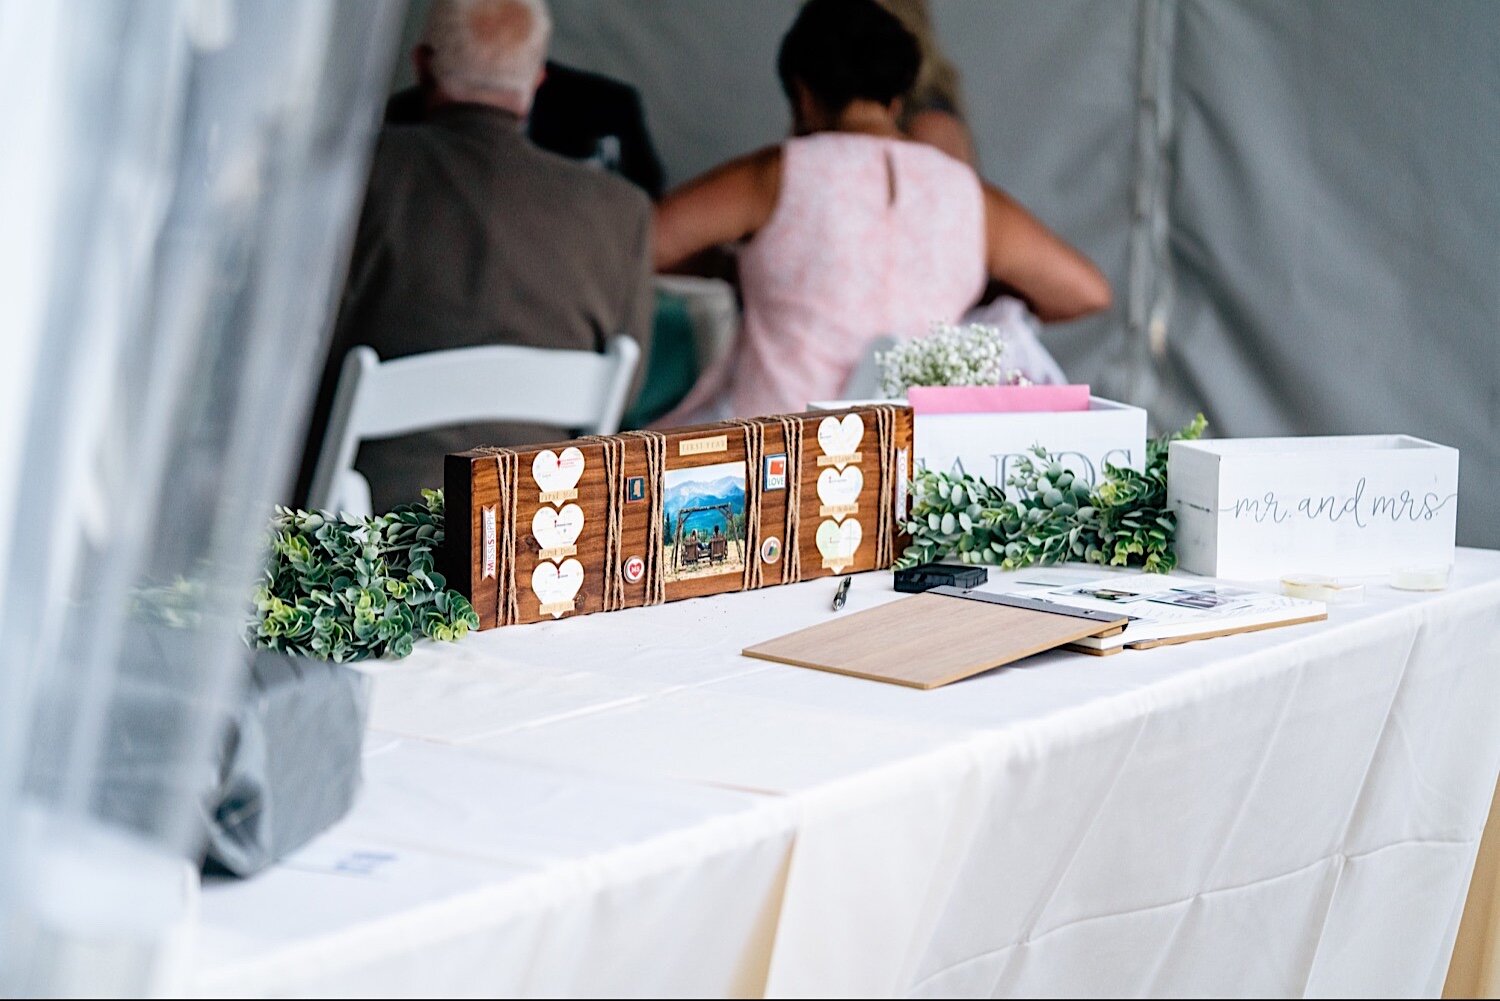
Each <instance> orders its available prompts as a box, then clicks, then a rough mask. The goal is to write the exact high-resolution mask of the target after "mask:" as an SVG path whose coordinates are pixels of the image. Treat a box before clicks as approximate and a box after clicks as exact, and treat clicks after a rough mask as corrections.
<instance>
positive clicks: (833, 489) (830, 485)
mask: <svg viewBox="0 0 1500 1001" xmlns="http://www.w3.org/2000/svg"><path fill="white" fill-rule="evenodd" d="M864 488H865V474H864V473H861V472H860V471H859V467H858V466H849V467H847V468H846V469H844V470H843V471H842V472H834V471H833V470H832V469H825V470H823V471H822V472H821V473H819V474H818V500H820V501H822V502H823V505H822V507H821V508H820V509H819V510H818V516H819V517H822V518H828V517H833V518H840V519H841V518H843V517H844V516H845V515H850V514H854V513H855V512H856V511H858V510H859V495H860V492H861V491H862V490H864Z"/></svg>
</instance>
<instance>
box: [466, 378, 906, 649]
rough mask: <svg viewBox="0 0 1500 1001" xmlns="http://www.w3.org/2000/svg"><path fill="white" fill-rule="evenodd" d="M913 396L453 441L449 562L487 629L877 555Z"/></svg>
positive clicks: (890, 539) (838, 566) (894, 531)
mask: <svg viewBox="0 0 1500 1001" xmlns="http://www.w3.org/2000/svg"><path fill="white" fill-rule="evenodd" d="M910 477H911V411H910V410H908V409H907V408H905V407H899V406H884V405H882V406H864V407H853V408H850V409H849V410H844V411H833V412H829V411H819V412H816V413H807V414H793V415H788V416H781V417H762V418H756V419H753V420H740V421H726V422H724V423H720V424H706V425H699V426H696V427H688V428H680V429H676V430H673V431H667V432H651V431H632V432H627V433H625V434H619V435H610V436H607V437H589V438H580V439H577V440H575V441H569V442H560V443H556V444H549V445H536V446H529V447H526V448H515V449H505V448H476V449H472V450H470V451H468V452H461V453H458V454H455V455H449V456H448V457H447V459H446V463H445V467H444V477H443V485H444V492H445V495H446V504H447V533H446V540H445V544H444V558H445V566H444V571H445V575H446V576H447V578H448V583H449V586H451V587H454V588H457V589H458V590H459V591H461V592H462V593H463V594H464V596H465V597H467V598H468V599H469V601H470V602H471V603H472V604H473V606H474V610H475V612H477V613H478V615H479V624H480V628H481V629H489V628H491V627H494V626H500V625H509V624H512V623H520V622H538V621H542V620H545V619H554V618H561V617H562V616H565V615H579V614H583V613H586V612H600V611H613V610H614V609H618V608H632V607H637V606H641V605H653V604H659V603H661V602H663V601H675V600H677V599H679V598H691V597H697V596H700V595H707V594H718V593H720V592H724V591H738V590H750V589H752V588H758V587H765V586H769V585H772V584H786V583H792V582H794V581H798V580H804V579H808V578H812V577H825V576H829V575H831V574H836V573H853V572H858V571H862V570H874V569H884V568H886V567H889V566H890V565H891V563H893V562H894V561H895V559H896V556H897V555H898V554H899V553H900V552H901V549H902V548H903V547H904V545H905V541H906V540H905V538H904V536H902V535H901V534H900V526H901V522H902V521H903V519H904V518H905V514H906V510H905V509H906V484H907V481H908V480H909V479H910Z"/></svg>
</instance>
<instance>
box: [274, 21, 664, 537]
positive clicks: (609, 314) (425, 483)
mask: <svg viewBox="0 0 1500 1001" xmlns="http://www.w3.org/2000/svg"><path fill="white" fill-rule="evenodd" d="M550 33H551V19H550V16H549V14H548V12H547V8H546V6H545V4H544V3H543V2H542V0H437V2H435V3H434V4H433V5H432V9H431V12H430V13H429V15H428V19H427V26H426V29H425V32H424V37H423V41H422V44H421V45H419V46H418V47H417V49H416V51H415V53H414V56H415V58H416V59H417V60H418V61H419V62H422V63H424V65H419V66H418V77H419V79H421V80H423V81H425V82H426V86H428V87H429V88H430V89H431V92H430V93H429V94H428V101H427V106H428V107H429V108H430V109H431V110H430V113H429V114H428V116H427V118H426V120H424V121H423V122H422V123H420V124H416V125H403V126H399V127H387V128H385V129H383V130H382V131H381V134H380V141H379V144H378V146H377V147H376V150H375V156H374V161H373V163H372V164H371V168H370V182H369V188H368V190H367V192H366V195H365V205H364V210H363V213H362V214H361V217H360V221H359V229H358V232H357V234H356V236H355V243H354V254H353V259H352V261H351V264H350V268H349V278H348V282H347V284H346V286H345V289H344V296H343V301H342V303H341V306H340V310H339V317H338V321H337V324H336V326H335V330H334V340H333V346H332V349H331V351H330V353H329V357H328V363H327V368H326V370H325V372H324V380H323V387H322V391H321V392H320V397H319V407H318V411H317V413H316V414H315V415H314V422H313V434H312V436H311V438H310V440H309V443H308V449H307V453H306V454H305V457H304V465H303V473H304V478H303V480H302V484H301V486H300V488H299V499H301V498H302V497H303V496H305V491H306V489H307V482H308V480H309V479H310V478H311V466H312V465H313V463H314V462H315V461H316V456H317V450H318V446H319V443H320V442H321V439H322V434H323V429H324V425H325V423H326V420H327V412H328V409H329V408H330V406H331V402H332V396H333V389H334V386H335V385H336V384H337V381H338V371H339V366H340V364H341V363H342V361H343V357H344V354H345V353H346V352H347V351H348V350H349V349H350V348H351V347H353V346H354V345H357V344H368V345H370V346H371V347H373V348H374V349H375V351H376V352H377V353H378V354H379V355H380V357H381V359H382V360H389V359H392V358H399V357H401V356H403V355H411V354H418V353H421V352H426V351H438V350H443V349H447V348H460V347H470V346H474V345H483V344H519V345H526V346H532V347H541V348H560V349H570V350H583V351H599V350H602V349H603V347H604V344H605V342H606V341H607V340H608V339H609V338H610V337H611V336H613V335H614V334H617V333H624V334H628V335H629V336H631V337H634V338H635V339H636V340H637V341H638V342H639V343H640V345H641V350H642V354H643V355H644V354H645V352H646V351H647V349H648V347H649V343H650V332H651V318H652V309H653V305H654V296H653V292H652V288H651V231H650V224H651V208H650V203H649V201H648V200H647V198H646V196H645V195H644V194H642V193H641V192H640V191H639V190H638V189H637V188H635V187H634V186H632V185H631V184H629V183H627V182H625V181H623V180H621V179H619V178H617V177H612V176H610V175H608V174H606V173H604V172H602V171H599V170H595V169H590V168H589V167H587V166H583V165H580V164H575V163H572V162H570V161H568V160H565V159H563V158H561V157H558V156H554V155H553V154H550V153H546V152H543V151H542V150H539V149H537V148H536V147H535V146H533V145H532V144H531V142H530V141H528V140H527V138H526V134H525V130H524V119H525V116H526V114H527V111H528V110H529V108H530V107H531V101H532V97H533V95H534V94H535V91H536V87H537V84H538V83H539V82H540V80H541V78H542V66H543V63H544V61H545V60H546V57H547V42H548V37H549V35H550ZM645 369H646V360H645V358H644V357H643V358H642V360H641V364H640V366H639V368H638V369H637V383H639V376H640V373H641V372H644V371H645ZM507 388H508V387H506V386H505V385H503V384H502V385H497V386H495V392H496V394H503V393H505V392H506V390H507ZM570 432H571V429H567V428H555V427H538V426H517V425H496V424H480V425H462V426H458V427H452V428H443V429H439V430H436V431H429V432H422V433H420V434H413V435H404V436H401V437H398V438H391V439H385V440H381V441H372V442H366V443H364V444H363V445H362V446H361V448H360V451H359V456H358V458H357V460H356V462H355V468H357V469H358V470H359V471H360V472H361V473H363V474H364V475H365V477H366V478H367V479H368V480H369V481H370V488H371V494H372V498H373V501H374V505H375V509H376V510H377V511H383V510H386V509H389V508H390V507H392V506H393V505H395V504H399V503H406V502H411V501H416V500H420V499H421V495H420V492H419V491H420V489H421V488H422V487H436V486H441V484H442V478H443V473H442V470H443V456H444V454H445V453H447V452H453V451H461V450H463V449H467V448H472V447H473V446H475V445H481V444H485V445H517V444H526V443H532V442H538V441H545V440H549V439H557V438H559V437H565V436H566V435H567V434H568V433H570Z"/></svg>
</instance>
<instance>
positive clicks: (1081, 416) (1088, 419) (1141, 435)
mask: <svg viewBox="0 0 1500 1001" xmlns="http://www.w3.org/2000/svg"><path fill="white" fill-rule="evenodd" d="M860 402H865V403H869V402H877V401H869V400H866V401H860ZM878 402H889V403H899V402H902V401H899V400H886V401H878ZM852 405H854V404H851V403H850V402H849V401H835V400H818V401H814V402H813V403H810V404H809V406H810V407H811V408H813V409H814V410H838V409H843V408H845V407H849V406H852ZM1033 445H1041V446H1042V447H1043V448H1045V449H1046V450H1047V452H1048V454H1049V455H1051V456H1052V457H1053V458H1054V459H1055V460H1056V461H1057V462H1059V463H1061V464H1062V465H1063V467H1064V468H1066V469H1067V470H1069V471H1070V472H1072V474H1073V475H1074V476H1076V477H1079V478H1081V479H1083V480H1085V481H1086V482H1088V483H1097V482H1099V480H1100V479H1101V478H1102V477H1103V476H1104V465H1105V463H1110V464H1111V465H1115V466H1120V467H1122V468H1124V467H1128V468H1130V469H1144V468H1145V466H1146V411H1144V410H1142V409H1141V408H1140V407H1132V406H1130V405H1129V404H1127V403H1116V402H1115V401H1113V400H1106V399H1104V398H1103V397H1099V396H1091V397H1089V408H1088V409H1087V410H1074V411H1063V412H1058V413H996V414H916V415H914V416H913V418H912V450H913V452H914V453H915V454H914V455H913V457H912V458H913V459H914V462H915V465H916V468H917V469H918V470H922V469H936V470H940V471H942V472H949V473H968V474H969V475H970V476H978V477H980V478H981V479H983V480H985V481H987V482H989V483H992V484H994V485H996V486H1002V485H1004V486H1005V487H1006V491H1007V492H1008V493H1012V494H1013V493H1014V491H1013V490H1011V489H1010V487H1009V485H1008V484H1006V481H1007V480H1008V479H1010V477H1011V475H1012V474H1013V473H1014V472H1015V466H1016V463H1017V461H1018V460H1020V459H1021V458H1022V457H1024V456H1030V455H1031V447H1032V446H1033Z"/></svg>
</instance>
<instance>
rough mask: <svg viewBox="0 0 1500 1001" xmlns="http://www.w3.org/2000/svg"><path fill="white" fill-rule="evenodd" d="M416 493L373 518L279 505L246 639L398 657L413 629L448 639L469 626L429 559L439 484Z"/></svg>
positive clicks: (464, 607)
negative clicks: (413, 499)
mask: <svg viewBox="0 0 1500 1001" xmlns="http://www.w3.org/2000/svg"><path fill="white" fill-rule="evenodd" d="M422 496H423V502H422V503H420V504H403V505H401V506H399V507H397V508H395V509H394V510H392V511H391V512H390V513H389V514H383V515H378V516H376V517H373V518H356V517H353V516H351V515H342V516H339V517H334V516H332V515H328V514H324V513H321V512H317V511H292V510H289V509H287V508H284V507H278V508H277V509H276V517H275V518H273V519H272V521H271V538H270V546H269V548H270V553H269V556H268V560H267V566H266V572H265V579H264V580H263V581H262V582H261V584H260V586H259V587H258V588H256V591H255V612H254V616H253V619H252V621H251V623H250V625H249V629H248V636H247V638H248V639H249V640H250V642H251V643H253V644H256V645H258V646H263V647H269V648H271V649H273V650H284V651H288V652H291V653H297V654H302V655H304V656H309V657H317V658H320V659H325V660H334V661H352V660H365V659H367V658H370V657H405V656H406V655H407V654H409V653H411V650H412V644H413V641H414V639H415V637H416V636H418V635H421V636H426V637H428V638H430V639H435V640H456V639H459V638H461V637H462V636H464V635H465V634H466V633H468V632H469V630H471V629H478V628H479V617H478V616H477V615H475V614H474V609H473V608H472V607H470V605H469V602H468V601H467V600H466V599H465V598H464V596H463V595H461V594H459V593H458V592H457V591H450V590H448V587H447V581H446V580H444V579H443V575H442V574H440V573H438V572H437V570H436V569H434V560H435V556H434V553H435V552H436V550H437V548H438V547H439V546H441V545H442V542H443V493H442V491H441V490H424V491H422Z"/></svg>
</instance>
